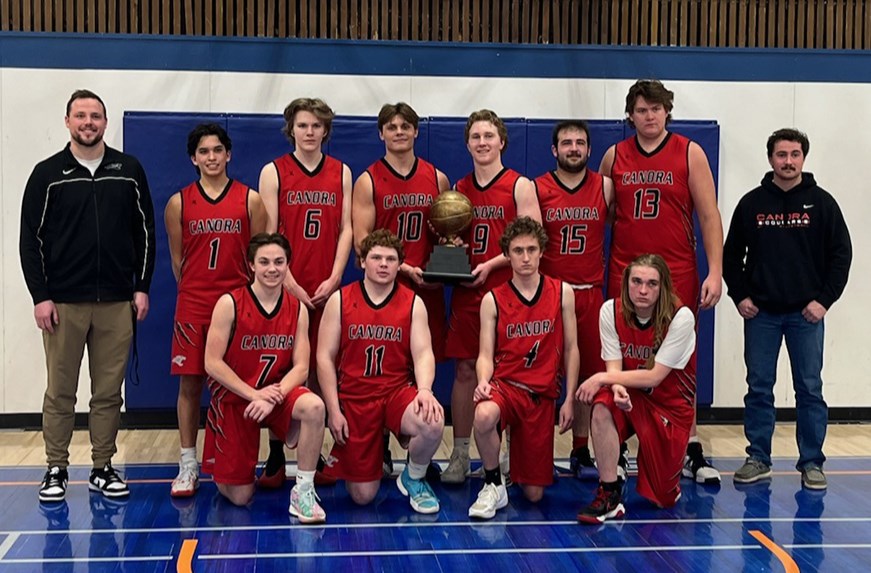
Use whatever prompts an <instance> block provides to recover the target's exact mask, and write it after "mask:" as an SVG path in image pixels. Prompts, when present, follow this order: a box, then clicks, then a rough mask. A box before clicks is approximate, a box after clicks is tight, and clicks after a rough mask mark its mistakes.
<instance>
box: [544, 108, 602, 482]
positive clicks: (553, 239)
mask: <svg viewBox="0 0 871 573" xmlns="http://www.w3.org/2000/svg"><path fill="white" fill-rule="evenodd" d="M590 143H591V142H590V128H589V126H588V125H587V123H586V122H585V121H577V120H569V121H563V122H560V123H558V124H557V125H556V126H554V128H553V145H552V146H551V152H552V153H553V156H554V157H555V158H556V163H557V167H556V170H555V171H549V172H547V173H545V174H544V175H541V176H540V177H538V178H537V179H536V180H535V182H534V183H535V188H536V192H537V194H538V204H539V205H540V207H541V218H542V225H543V226H544V230H545V231H546V232H547V237H548V242H547V250H546V251H545V252H544V256H543V257H542V259H541V272H542V273H544V274H546V275H547V276H550V277H554V278H557V279H559V280H561V281H563V282H564V283H566V284H568V285H569V286H570V287H571V288H572V291H573V292H574V298H575V317H576V319H577V325H578V334H577V336H578V350H579V352H580V379H581V380H586V379H587V378H589V377H590V376H592V375H593V374H595V373H596V372H600V371H601V370H602V369H603V367H604V364H603V362H602V356H601V354H602V345H601V343H600V341H599V309H600V308H602V303H603V302H604V299H603V296H602V287H603V285H604V283H605V249H604V246H605V225H606V218H607V216H608V207H609V205H610V204H611V202H612V200H613V198H614V186H613V184H612V183H611V180H610V179H609V178H608V177H603V176H601V175H599V174H598V173H596V172H595V171H593V170H592V169H588V168H587V161H588V160H589V158H590ZM571 401H572V402H574V400H571ZM572 430H573V432H572V434H573V436H572V453H571V457H570V460H571V461H570V463H571V471H572V473H573V474H579V473H580V471H581V468H583V467H594V466H593V460H592V458H591V457H590V448H589V444H588V435H589V430H590V407H589V406H587V405H586V404H582V403H580V402H575V416H574V426H573V428H572Z"/></svg>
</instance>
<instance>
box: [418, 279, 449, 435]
mask: <svg viewBox="0 0 871 573" xmlns="http://www.w3.org/2000/svg"><path fill="white" fill-rule="evenodd" d="M411 358H412V362H413V363H414V379H415V380H416V382H417V398H416V399H415V406H414V407H415V410H416V413H418V414H420V416H421V417H422V418H423V421H424V422H426V423H427V424H431V423H434V422H438V421H440V420H441V419H442V418H443V417H444V410H443V409H442V406H441V404H439V402H438V400H436V397H435V394H433V391H432V385H433V382H434V380H435V356H434V355H433V352H432V339H431V337H430V332H429V322H428V320H427V312H426V306H425V305H424V304H423V301H422V300H421V299H420V297H417V296H415V297H414V306H413V307H412V310H411Z"/></svg>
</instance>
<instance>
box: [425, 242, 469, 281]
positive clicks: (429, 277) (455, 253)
mask: <svg viewBox="0 0 871 573" xmlns="http://www.w3.org/2000/svg"><path fill="white" fill-rule="evenodd" d="M423 280H425V281H426V282H431V283H448V284H457V283H470V282H472V281H474V280H475V275H473V274H472V267H471V265H470V264H469V257H468V256H467V255H466V249H465V248H463V247H448V246H446V245H436V247H435V248H434V249H433V252H432V255H430V258H429V263H428V264H427V265H426V270H425V271H424V272H423Z"/></svg>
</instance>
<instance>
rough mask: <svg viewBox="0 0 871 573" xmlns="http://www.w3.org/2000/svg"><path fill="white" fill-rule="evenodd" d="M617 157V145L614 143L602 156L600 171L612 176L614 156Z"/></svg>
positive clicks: (606, 175)
mask: <svg viewBox="0 0 871 573" xmlns="http://www.w3.org/2000/svg"><path fill="white" fill-rule="evenodd" d="M615 157H617V146H616V145H612V146H611V147H609V148H608V151H606V152H605V155H604V156H603V157H602V162H601V163H600V164H599V173H601V174H602V175H604V176H605V177H608V178H610V177H611V169H613V168H614V158H615Z"/></svg>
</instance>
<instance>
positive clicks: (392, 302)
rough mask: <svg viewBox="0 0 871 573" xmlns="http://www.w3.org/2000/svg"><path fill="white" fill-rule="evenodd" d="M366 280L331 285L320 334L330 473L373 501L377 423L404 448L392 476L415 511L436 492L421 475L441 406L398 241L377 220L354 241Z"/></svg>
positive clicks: (438, 431)
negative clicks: (403, 280) (402, 279)
mask: <svg viewBox="0 0 871 573" xmlns="http://www.w3.org/2000/svg"><path fill="white" fill-rule="evenodd" d="M360 256H361V258H362V260H361V264H362V266H363V279H362V280H361V281H358V282H355V283H352V284H350V285H347V286H345V287H344V288H342V289H341V290H340V291H339V292H337V293H335V294H333V295H332V296H331V297H330V300H329V301H327V306H326V308H325V309H324V318H323V320H322V322H321V328H320V333H319V340H318V377H319V378H320V382H321V389H322V390H323V393H324V402H325V403H326V405H327V411H328V413H329V421H330V432H332V434H333V438H334V439H335V441H336V443H335V445H334V446H333V450H332V453H331V455H330V459H329V462H328V466H327V467H326V469H325V470H324V472H325V473H326V474H327V475H328V476H335V477H337V478H342V479H344V480H345V482H346V488H347V490H348V493H349V494H350V495H351V499H353V500H354V502H356V503H358V504H360V505H364V504H367V503H369V502H371V501H372V500H373V499H374V498H375V496H376V494H377V493H378V489H379V486H380V483H381V477H382V467H381V465H382V464H381V462H382V457H383V447H384V442H383V440H382V435H383V431H384V428H387V429H388V430H390V431H391V432H392V433H393V435H394V436H396V438H397V439H398V440H399V443H400V444H401V445H402V446H403V447H406V448H408V454H409V456H408V465H407V466H406V467H405V470H404V471H403V472H402V473H401V474H400V475H399V477H398V479H397V480H396V484H397V486H399V491H401V492H402V494H403V495H406V496H408V497H409V498H410V501H411V507H412V509H414V510H415V511H417V512H419V513H436V512H437V511H438V510H439V501H438V499H437V498H436V496H435V494H434V493H433V491H432V489H431V488H430V486H429V484H427V483H426V481H425V479H424V478H425V476H426V470H427V467H428V466H429V463H430V461H432V456H433V454H434V453H435V452H436V450H437V449H438V447H439V444H441V440H442V431H443V429H444V412H443V411H442V407H441V405H440V404H439V403H438V401H437V400H436V398H435V396H434V395H433V392H432V383H433V379H434V377H435V359H434V358H433V352H432V343H431V341H430V334H429V327H428V325H427V312H426V307H425V306H424V304H423V301H422V300H421V299H420V297H418V296H417V295H415V294H414V292H413V291H412V290H411V289H409V288H407V287H405V286H402V285H400V284H399V283H397V282H396V275H397V273H398V272H399V266H400V265H401V264H402V261H403V247H402V242H401V241H400V240H399V239H398V238H397V237H396V235H394V234H393V233H391V232H390V231H387V230H385V229H379V230H377V231H374V232H373V233H371V234H370V235H369V236H367V237H366V238H365V239H364V240H363V241H362V242H361V243H360Z"/></svg>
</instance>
